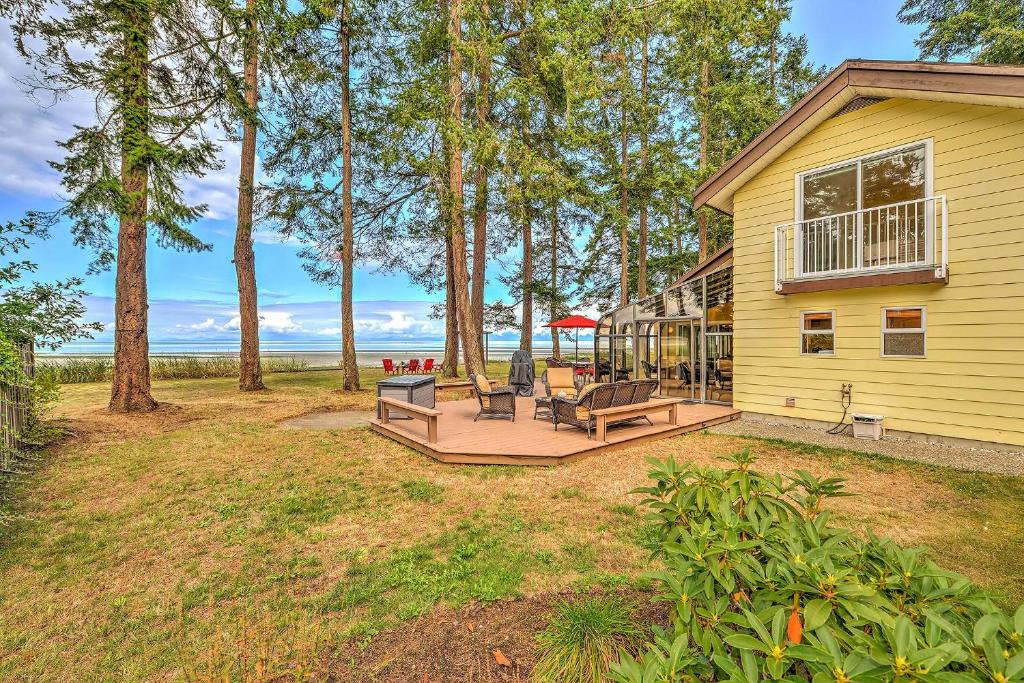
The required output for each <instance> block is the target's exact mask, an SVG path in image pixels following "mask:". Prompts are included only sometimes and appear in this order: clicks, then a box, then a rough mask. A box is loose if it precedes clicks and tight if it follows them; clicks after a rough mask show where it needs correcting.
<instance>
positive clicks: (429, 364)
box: [422, 358, 434, 372]
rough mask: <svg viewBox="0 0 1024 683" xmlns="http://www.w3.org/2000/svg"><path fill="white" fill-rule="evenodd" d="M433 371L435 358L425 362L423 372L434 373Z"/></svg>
mask: <svg viewBox="0 0 1024 683" xmlns="http://www.w3.org/2000/svg"><path fill="white" fill-rule="evenodd" d="M433 371H434V359H433V358H427V359H426V360H425V361H423V370H422V372H433Z"/></svg>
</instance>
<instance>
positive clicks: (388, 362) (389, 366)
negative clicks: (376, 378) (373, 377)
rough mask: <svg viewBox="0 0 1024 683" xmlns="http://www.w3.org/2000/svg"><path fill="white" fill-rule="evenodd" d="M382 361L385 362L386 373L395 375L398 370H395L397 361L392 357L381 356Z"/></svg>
mask: <svg viewBox="0 0 1024 683" xmlns="http://www.w3.org/2000/svg"><path fill="white" fill-rule="evenodd" d="M381 363H383V364H384V374H385V375H394V374H396V373H397V372H398V371H397V370H395V361H393V360H392V359H390V358H381Z"/></svg>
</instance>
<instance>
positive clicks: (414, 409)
mask: <svg viewBox="0 0 1024 683" xmlns="http://www.w3.org/2000/svg"><path fill="white" fill-rule="evenodd" d="M377 400H378V401H379V402H380V421H381V423H382V424H388V423H389V422H391V412H392V411H394V412H396V413H398V414H399V415H406V416H408V417H411V418H414V419H416V420H423V421H424V422H426V423H427V443H437V418H438V416H439V415H440V414H441V411H440V410H434V409H433V408H424V407H423V406H418V405H414V404H412V403H408V402H406V401H399V400H398V399H397V398H387V397H381V398H378V399H377Z"/></svg>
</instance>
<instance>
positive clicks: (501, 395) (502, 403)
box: [469, 374, 516, 422]
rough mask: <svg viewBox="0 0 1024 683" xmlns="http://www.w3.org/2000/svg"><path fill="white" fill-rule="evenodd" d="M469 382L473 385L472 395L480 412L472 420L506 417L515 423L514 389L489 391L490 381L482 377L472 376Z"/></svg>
mask: <svg viewBox="0 0 1024 683" xmlns="http://www.w3.org/2000/svg"><path fill="white" fill-rule="evenodd" d="M469 381H470V382H472V383H473V394H474V395H475V396H476V400H477V402H478V403H479V404H480V412H478V413H477V414H476V417H474V418H473V422H476V421H477V420H479V419H480V418H481V417H507V418H509V419H510V420H512V421H513V422H515V421H516V389H515V387H512V386H505V387H498V388H496V389H491V383H490V381H489V380H488V379H487V378H486V377H484V376H483V375H477V374H472V375H470V376H469Z"/></svg>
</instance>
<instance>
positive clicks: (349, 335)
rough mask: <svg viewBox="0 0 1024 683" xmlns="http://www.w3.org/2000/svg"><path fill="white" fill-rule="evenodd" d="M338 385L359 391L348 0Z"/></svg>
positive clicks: (345, 11)
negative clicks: (353, 295)
mask: <svg viewBox="0 0 1024 683" xmlns="http://www.w3.org/2000/svg"><path fill="white" fill-rule="evenodd" d="M339 39H340V41H341V46H340V47H341V159H342V161H341V167H342V171H341V195H342V197H341V199H342V203H343V206H342V211H341V214H342V215H341V221H342V238H341V388H342V390H343V391H359V366H358V365H357V364H356V338H355V322H354V321H353V312H352V264H353V262H354V260H355V240H354V238H353V228H352V100H351V96H352V93H351V73H350V71H351V65H350V61H351V40H352V35H351V26H350V17H349V0H342V3H341V31H340V33H339Z"/></svg>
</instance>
